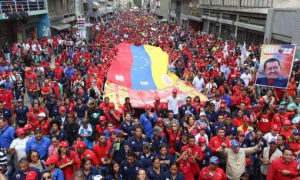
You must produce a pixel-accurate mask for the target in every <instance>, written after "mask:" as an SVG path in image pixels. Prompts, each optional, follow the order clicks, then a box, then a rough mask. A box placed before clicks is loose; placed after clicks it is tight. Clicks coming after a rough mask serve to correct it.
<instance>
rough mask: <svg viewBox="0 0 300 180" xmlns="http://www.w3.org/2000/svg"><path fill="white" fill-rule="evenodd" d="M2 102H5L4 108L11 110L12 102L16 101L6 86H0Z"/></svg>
mask: <svg viewBox="0 0 300 180" xmlns="http://www.w3.org/2000/svg"><path fill="white" fill-rule="evenodd" d="M0 89H1V90H0V100H1V101H3V105H4V106H3V107H4V108H8V109H11V101H12V100H13V99H14V97H13V95H12V93H11V91H10V90H8V89H6V87H5V85H4V84H0Z"/></svg>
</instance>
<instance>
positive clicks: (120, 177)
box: [105, 172, 123, 180]
mask: <svg viewBox="0 0 300 180" xmlns="http://www.w3.org/2000/svg"><path fill="white" fill-rule="evenodd" d="M105 180H123V178H122V174H121V173H120V172H119V174H118V178H117V179H116V178H115V177H114V176H113V175H111V174H109V175H107V176H106V177H105Z"/></svg>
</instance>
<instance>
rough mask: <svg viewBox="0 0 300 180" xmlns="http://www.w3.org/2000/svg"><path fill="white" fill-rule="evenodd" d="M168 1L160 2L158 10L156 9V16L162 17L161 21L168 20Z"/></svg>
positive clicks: (162, 0)
mask: <svg viewBox="0 0 300 180" xmlns="http://www.w3.org/2000/svg"><path fill="white" fill-rule="evenodd" d="M169 6H170V0H161V1H160V8H156V14H157V15H159V16H163V19H169Z"/></svg>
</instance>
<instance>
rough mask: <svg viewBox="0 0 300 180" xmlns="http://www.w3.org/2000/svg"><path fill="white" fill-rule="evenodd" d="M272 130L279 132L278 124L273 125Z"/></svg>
mask: <svg viewBox="0 0 300 180" xmlns="http://www.w3.org/2000/svg"><path fill="white" fill-rule="evenodd" d="M271 129H272V130H274V131H279V129H280V128H279V126H278V125H277V124H273V125H272V127H271Z"/></svg>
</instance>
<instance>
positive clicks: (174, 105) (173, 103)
mask: <svg viewBox="0 0 300 180" xmlns="http://www.w3.org/2000/svg"><path fill="white" fill-rule="evenodd" d="M167 103H168V110H172V111H173V112H174V114H178V104H179V98H178V97H177V96H176V98H173V96H170V97H168V98H167Z"/></svg>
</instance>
